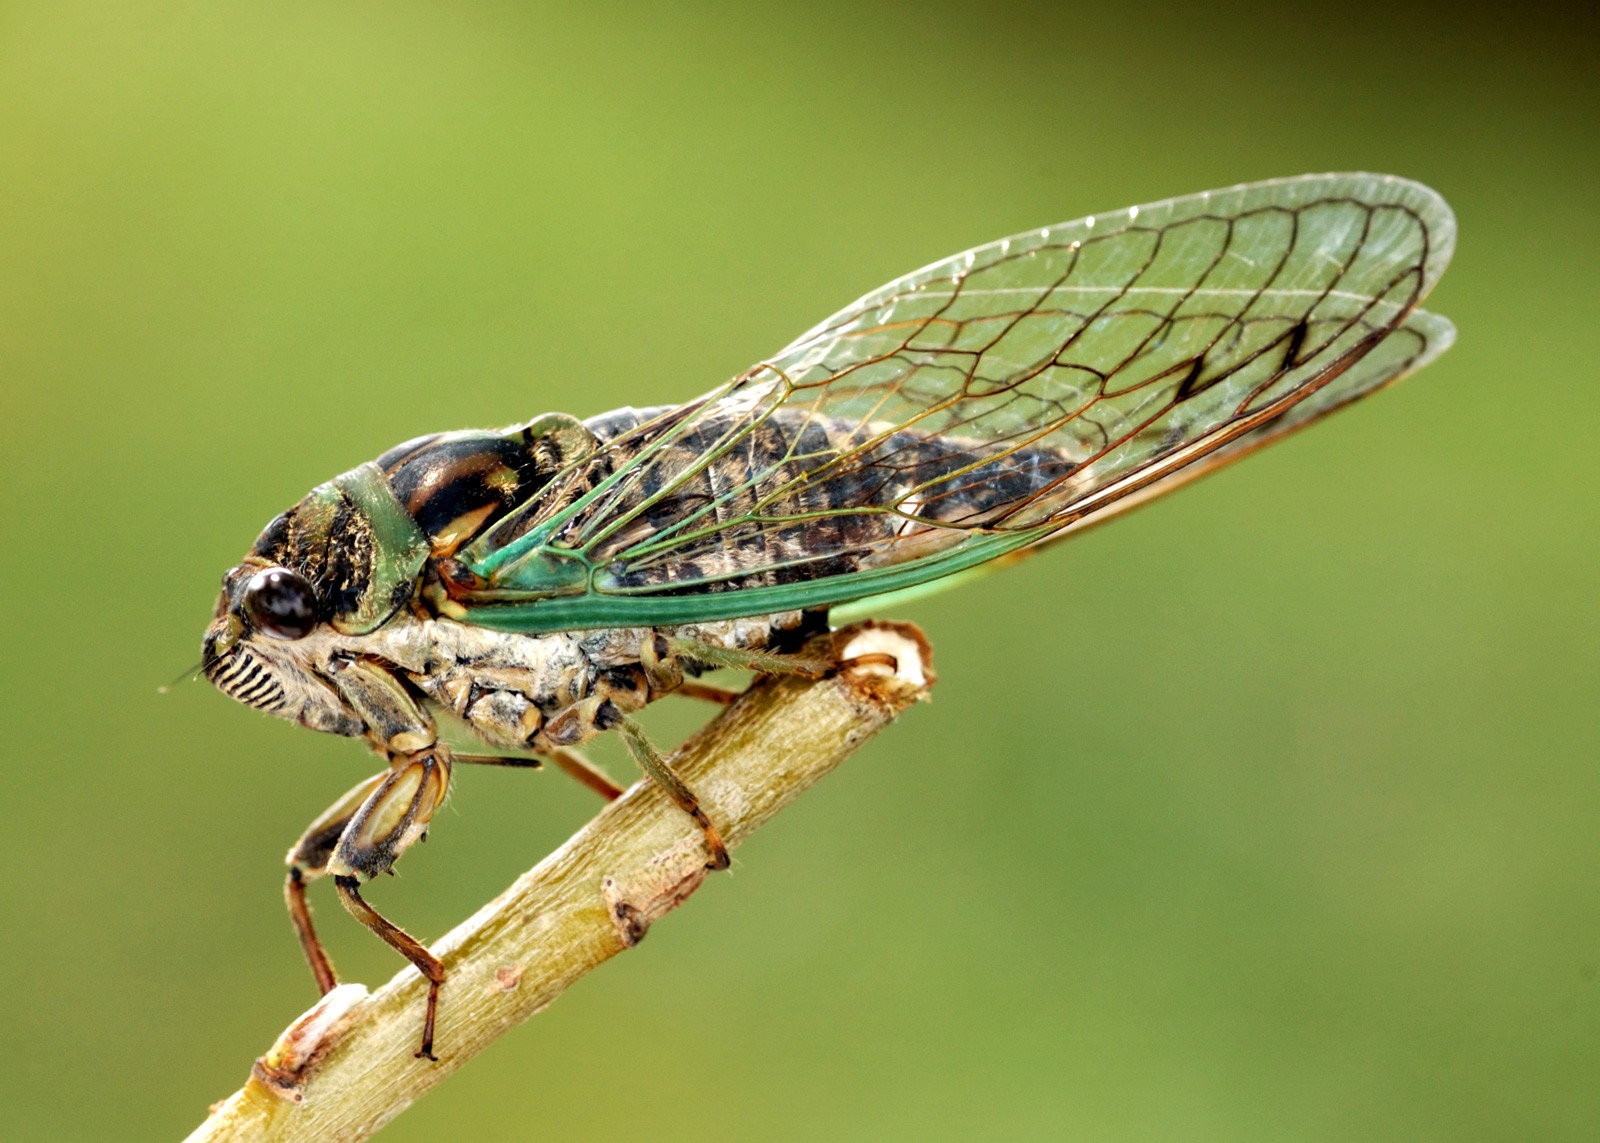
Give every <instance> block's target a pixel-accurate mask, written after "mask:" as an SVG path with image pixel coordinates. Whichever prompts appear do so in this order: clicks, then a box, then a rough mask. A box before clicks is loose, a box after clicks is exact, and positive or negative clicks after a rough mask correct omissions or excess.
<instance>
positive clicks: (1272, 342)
mask: <svg viewBox="0 0 1600 1143" xmlns="http://www.w3.org/2000/svg"><path fill="white" fill-rule="evenodd" d="M1453 239H1454V220H1453V218H1452V216H1451V214H1450V211H1449V208H1448V207H1447V206H1446V205H1445V204H1444V202H1443V200H1442V199H1440V198H1439V197H1438V196H1437V195H1436V194H1434V193H1433V192H1432V191H1430V190H1428V189H1427V188H1426V187H1422V186H1420V185H1418V184H1416V183H1412V182H1408V181H1405V180H1402V179H1396V178H1393V177H1389V176H1382V175H1319V176H1305V177H1302V178H1297V179H1286V180H1279V181H1274V182H1267V183H1256V184H1251V185H1247V186H1241V187H1235V188H1232V189H1229V190H1222V191H1212V192H1208V193H1205V194H1200V195H1194V196H1189V197H1186V198H1180V199H1173V200H1170V201H1167V202H1163V203H1156V204H1154V205H1150V206H1142V207H1134V208H1130V209H1128V210H1123V211H1118V212H1116V213H1114V214H1110V215H1102V216H1098V217H1090V218H1086V219H1082V220H1079V221H1077V222H1070V223H1065V224H1062V225H1060V226H1053V227H1046V228H1044V229H1041V230H1036V231H1030V232H1028V233H1025V234H1021V235H1016V236H1014V237H1012V238H1008V239H1003V240H1001V241H999V242H995V243H991V244H989V245H987V246H981V247H978V248H976V249H974V250H970V251H968V252H966V253H964V254H960V255H957V256H955V257H954V258H949V259H946V260H944V261H942V262H938V263H935V264H933V265H931V266H929V267H926V268H924V269H922V270H920V271H917V272H916V273H914V274H910V275H908V276H906V277H904V278H901V279H899V280H897V281H894V282H891V283H889V284H888V285H886V286H884V287H883V288H881V289H879V290H877V291H874V292H873V293H872V294H869V295H867V296H866V297H865V298H863V299H861V300H860V301H858V302H857V303H855V304H854V305H852V306H850V307H849V308H847V309H845V310H843V311H841V312H840V313H838V314H835V315H834V316H833V317H831V318H829V319H828V320H826V321H824V322H822V323H821V324H819V325H818V326H816V327H815V328H813V329H812V330H810V331H809V332H807V333H806V334H805V335H803V336H802V337H801V338H799V339H798V340H796V341H795V342H794V343H792V344H791V345H790V346H788V347H787V348H785V349H784V350H782V351H781V352H779V353H778V354H776V355H775V356H773V357H772V358H770V359H768V360H767V361H764V362H762V363H760V364H758V365H756V366H755V367H754V368H752V369H751V370H749V371H748V372H746V373H745V374H743V375H741V376H740V377H738V378H736V379H735V380H734V381H732V382H730V383H729V384H728V385H726V386H724V387H722V388H721V389H719V390H716V391H714V392H713V393H711V394H708V395H707V396H706V397H704V398H701V399H700V400H699V401H696V402H693V403H691V404H689V405H686V406H682V407H680V408H678V409H675V410H671V411H669V412H667V413H665V414H663V415H661V416H659V417H655V418H653V419H651V420H649V421H647V422H646V423H644V424H642V425H640V426H638V427H637V428H634V429H631V430H629V431H627V432H623V433H621V434H620V435H618V436H616V437H614V438H613V439H611V440H610V441H609V442H607V443H606V444H604V445H603V446H602V447H601V448H600V450H599V452H598V453H596V454H595V455H594V456H593V457H591V458H590V459H589V461H587V462H586V463H585V464H583V465H580V466H577V467H576V468H574V469H573V470H572V471H571V472H569V473H568V474H567V476H566V477H565V478H564V479H563V480H558V481H556V482H554V483H553V485H552V487H551V488H550V489H549V490H547V493H546V494H545V496H544V497H543V498H542V499H541V501H540V502H538V503H535V504H532V505H530V506H529V507H528V509H527V510H526V511H525V512H523V513H521V514H519V516H518V517H517V518H515V519H512V520H508V521H507V522H506V523H505V524H503V525H502V526H501V527H500V528H499V529H497V530H496V532H495V533H492V534H491V535H490V536H488V537H486V538H485V541H484V542H483V543H481V544H480V545H478V550H477V551H475V552H474V553H473V558H474V560H475V561H476V569H477V570H478V571H480V572H481V573H482V574H484V575H486V576H487V577H488V579H489V582H490V583H492V584H493V587H494V590H495V592H496V593H497V598H499V599H502V600H510V599H516V598H518V597H519V596H521V597H523V598H529V599H532V598H536V597H538V596H540V595H542V594H552V592H550V591H549V590H548V582H547V581H546V580H544V579H542V578H541V577H544V576H546V575H547V571H548V568H549V566H550V565H549V561H548V558H547V557H548V553H549V552H550V551H551V550H558V551H559V552H561V553H563V558H567V557H566V553H571V558H573V559H577V560H580V561H581V562H582V564H583V565H584V566H585V567H586V568H587V569H588V574H587V583H586V588H585V590H586V592H587V593H589V594H592V595H597V596H611V597H614V598H615V597H639V596H651V595H662V594H670V595H682V594H684V593H697V592H701V593H708V594H711V593H717V592H721V591H727V590H729V589H733V588H738V589H740V592H739V595H740V602H739V603H734V602H732V601H731V600H730V601H719V603H718V606H717V607H716V611H717V613H718V614H756V613H761V612H765V611H771V610H779V609H781V608H786V607H790V606H825V605H828V604H831V603H837V602H840V601H842V600H847V599H853V598H860V597H861V596H863V595H869V594H878V593H879V591H882V590H887V589H894V588H900V587H904V586H907V585H909V584H913V583H916V582H919V581H921V580H925V579H928V578H932V577H934V576H939V575H944V574H949V573H950V572H953V571H959V570H962V569H963V568H965V567H970V566H972V565H974V564H976V563H978V562H981V561H982V560H985V559H991V558H994V557H996V556H999V555H1002V554H1004V553H1006V552H1008V551H1013V550H1018V549H1021V548H1023V547H1026V546H1029V545H1033V544H1037V543H1039V542H1041V541H1042V540H1044V539H1047V538H1049V537H1050V536H1052V535H1053V534H1055V533H1057V532H1059V531H1061V530H1062V529H1065V528H1068V527H1070V526H1072V525H1074V524H1081V523H1083V522H1087V521H1088V520H1090V519H1091V518H1093V517H1094V516H1095V515H1096V514H1100V513H1105V512H1107V511H1109V510H1110V509H1111V508H1112V507H1113V506H1115V505H1118V504H1119V503H1120V502H1122V501H1124V500H1126V499H1127V498H1129V497H1135V496H1136V498H1137V499H1145V498H1147V497H1148V496H1149V495H1150V494H1152V493H1153V492H1154V491H1157V490H1162V491H1164V490H1165V489H1167V488H1169V487H1172V486H1175V485H1176V484H1177V483H1181V482H1182V481H1183V480H1185V479H1188V476H1187V475H1185V470H1186V469H1189V470H1190V471H1192V472H1199V471H1205V470H1209V469H1210V468H1211V467H1215V465H1216V464H1218V463H1222V462H1224V461H1225V460H1226V459H1231V457H1232V456H1233V455H1237V454H1238V453H1240V452H1242V451H1246V450H1248V449H1249V448H1252V447H1256V446H1257V445H1258V444H1260V443H1264V442H1265V441H1266V440H1269V439H1272V438H1275V437H1276V436H1279V435H1282V434H1283V433H1285V432H1288V431H1292V430H1293V429H1294V428H1296V427H1298V426H1299V425H1301V424H1304V423H1309V421H1310V420H1313V419H1315V418H1316V417H1318V416H1320V415H1323V414H1325V413H1326V412H1328V411H1331V410H1332V409H1334V408H1337V407H1340V406H1341V405H1343V404H1346V403H1348V401H1350V400H1352V399H1354V398H1355V397H1357V396H1359V395H1361V394H1363V393H1365V392H1367V391H1370V390H1371V389H1372V388H1375V387H1377V386H1378V385H1381V384H1382V383H1384V382H1385V381H1386V380H1388V379H1392V377H1394V376H1397V375H1398V374H1399V373H1400V372H1403V371H1404V370H1405V369H1406V368H1409V367H1411V366H1412V365H1414V363H1416V362H1417V361H1420V360H1421V359H1422V358H1423V357H1424V356H1427V355H1431V353H1434V352H1438V351H1439V350H1440V349H1441V348H1442V347H1443V345H1444V344H1447V337H1446V335H1445V333H1444V332H1443V331H1444V330H1446V329H1447V328H1448V323H1442V319H1440V324H1431V323H1433V322H1434V321H1435V320H1436V319H1425V318H1422V317H1421V316H1420V315H1419V316H1418V317H1417V318H1414V319H1413V320H1412V321H1411V322H1410V323H1407V317H1408V315H1410V314H1411V313H1412V308H1413V307H1414V306H1415V305H1416V303H1417V302H1418V301H1419V300H1420V299H1421V298H1422V297H1424V296H1425V295H1426V294H1427V292H1428V290H1429V289H1431V288H1432V286H1433V284H1434V282H1435V281H1437V279H1438V277H1439V275H1440V274H1441V273H1442V271H1443V269H1444V267H1445V265H1446V263H1447V262H1448V260H1449V256H1450V253H1451V248H1452V245H1453ZM1403 323H1407V324H1406V329H1405V330H1403V331H1402V332H1401V333H1399V334H1398V335H1396V336H1395V338H1394V339H1393V341H1392V343H1390V344H1388V345H1386V346H1385V348H1384V349H1381V350H1377V347H1379V346H1380V344H1383V343H1384V342H1385V339H1386V338H1389V337H1390V335H1391V334H1395V331H1396V330H1397V329H1399V328H1400V327H1401V326H1402V324H1403ZM1375 350H1377V352H1378V354H1379V356H1377V357H1374V358H1372V359H1371V360H1370V362H1364V361H1363V359H1364V358H1366V356H1367V355H1368V354H1369V353H1373V352H1374V351H1375ZM616 614H618V615H620V614H621V613H620V612H617V613H616ZM705 614H707V616H708V617H709V614H710V613H709V612H705ZM619 621H621V620H619Z"/></svg>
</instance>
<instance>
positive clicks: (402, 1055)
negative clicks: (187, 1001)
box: [189, 623, 933, 1143]
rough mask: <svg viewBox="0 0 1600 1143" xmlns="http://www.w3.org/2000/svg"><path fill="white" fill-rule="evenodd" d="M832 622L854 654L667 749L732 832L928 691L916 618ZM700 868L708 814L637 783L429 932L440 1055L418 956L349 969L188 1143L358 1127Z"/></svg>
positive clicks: (762, 694)
mask: <svg viewBox="0 0 1600 1143" xmlns="http://www.w3.org/2000/svg"><path fill="white" fill-rule="evenodd" d="M828 638H830V639H831V640H832V641H833V645H832V648H831V651H832V656H833V658H834V659H835V661H842V662H853V663H854V665H853V666H849V667H847V668H845V669H843V670H841V671H840V672H838V673H837V674H835V675H833V676H831V677H829V678H825V679H821V680H816V681H811V680H804V679H796V678H766V679H762V680H761V681H760V682H759V683H758V684H757V685H755V686H754V687H752V688H751V689H750V690H749V691H748V692H747V693H746V694H744V695H743V696H741V697H740V698H739V700H738V701H737V702H735V703H734V704H733V705H732V706H730V707H729V708H728V709H727V710H726V711H725V712H724V713H723V714H722V715H721V716H720V717H718V718H717V719H716V720H715V721H713V722H712V723H711V724H710V725H708V726H707V727H705V729H703V730H701V731H700V732H699V733H698V734H696V735H695V736H694V737H693V738H691V739H690V740H689V741H688V742H686V743H685V744H684V745H683V747H682V748H681V749H680V750H679V751H677V752H676V753H675V754H674V755H673V757H672V765H673V768H674V769H675V770H676V771H677V772H678V773H679V774H681V775H682V776H683V777H684V779H685V780H686V781H687V782H688V783H689V784H690V785H691V786H692V787H693V788H694V790H695V792H696V793H697V794H698V795H699V797H700V800H701V803H702V804H703V806H704V807H705V809H706V811H707V813H708V814H710V815H711V816H712V817H713V819H714V820H715V821H716V822H717V823H718V824H719V825H720V826H721V828H722V830H723V832H724V837H725V839H726V841H727V844H728V847H729V848H730V849H736V848H737V847H738V846H739V845H740V843H742V842H743V841H744V839H745V838H746V837H748V836H749V835H750V834H751V832H753V831H754V830H755V829H756V828H757V827H759V826H760V825H762V824H763V823H765V822H766V821H767V820H768V819H769V818H771V817H772V816H773V815H774V814H776V813H777V812H778V811H779V810H780V809H782V808H783V806H784V805H786V804H787V803H788V802H789V801H790V800H792V799H793V798H795V797H797V796H798V795H799V794H801V793H802V792H804V791H805V790H806V789H807V788H808V787H810V786H811V785H812V783H814V782H816V781H817V779H819V778H821V777H822V776H823V775H824V774H826V773H828V772H829V771H830V770H832V769H833V768H834V767H835V766H837V765H838V764H839V763H840V762H842V761H844V759H845V758H847V757H848V756H849V755H850V754H851V753H852V752H854V751H855V750H856V749H857V748H858V747H859V746H861V745H862V744H863V743H864V742H866V741H867V740H868V739H869V738H871V737H872V736H873V735H875V734H876V733H877V732H878V731H880V730H882V729H883V728H884V727H885V726H887V725H888V724H889V723H890V722H892V721H893V720H894V719H895V717H896V716H897V715H898V714H899V713H900V712H901V711H903V710H904V709H905V708H906V707H908V706H909V705H911V703H913V702H915V701H916V700H918V699H921V698H925V697H927V694H928V688H929V687H930V686H932V684H933V673H932V670H931V666H930V660H929V653H928V644H927V642H926V640H925V639H923V637H922V634H921V632H919V631H918V630H917V629H916V628H915V627H912V626H909V625H906V624H887V623H862V624H857V625H854V626H851V627H847V628H844V629H843V630H841V631H838V632H835V633H834V634H833V635H832V636H829V637H828ZM891 660H892V662H893V663H894V664H895V665H894V666H890V665H888V663H889V662H890V661H891ZM707 875H708V870H707V869H706V852H705V838H704V835H703V834H702V833H701V830H700V828H699V827H698V826H696V825H695V824H694V823H693V822H692V821H690V820H689V819H688V817H687V816H686V815H685V814H683V812H682V811H681V810H679V809H678V808H677V807H676V806H675V805H673V803H672V801H671V800H670V799H669V798H668V797H667V796H666V794H665V793H663V792H662V791H661V790H660V789H659V788H657V787H656V786H655V785H654V784H652V783H650V782H648V781H644V782H640V783H638V784H636V785H635V786H633V788H632V789H630V790H628V792H627V793H626V794H624V795H623V796H622V797H621V798H618V799H617V800H616V801H615V802H612V803H611V804H610V805H609V806H607V807H606V808H605V809H604V810H602V811H601V812H600V814H599V816H597V817H596V818H595V819H594V820H593V821H591V822H590V823H589V824H588V825H587V826H585V827H584V828H583V829H582V830H580V831H579V832H578V833H577V834H576V835H574V836H573V837H572V838H571V839H570V840H569V841H568V842H567V843H566V844H565V845H563V846H562V847H561V848H560V849H558V850H557V851H556V852H555V853H553V854H551V855H550V856H549V857H547V858H545V859H544V860H543V861H541V862H540V863H539V864H538V865H537V866H536V867H535V868H533V869H532V870H530V871H528V872H527V873H525V874H523V875H522V876H521V877H519V878H517V880H516V881H515V882H514V883H513V884H512V885H511V886H510V887H509V888H508V889H506V890H505V892H503V893H501V894H500V896H498V897H497V898H495V899H494V900H493V901H491V902H490V903H489V904H487V905H485V906H484V907H483V908H482V909H480V910H479V911H478V912H477V913H476V914H475V915H474V916H472V917H470V918H469V919H468V920H466V921H465V922H463V923H462V924H460V925H458V926H457V927H456V928H455V929H454V930H452V931H451V932H450V933H448V934H447V935H446V936H445V937H444V938H442V939H441V940H439V941H438V942H437V943H435V944H434V945H433V946H432V952H433V953H434V954H435V955H436V956H438V957H439V958H440V959H441V960H442V961H443V962H444V964H445V967H446V968H447V970H448V971H449V974H450V975H449V979H448V981H447V982H446V984H445V986H444V992H443V1002H442V1004H441V1007H440V1012H439V1026H438V1041H437V1042H438V1045H439V1055H440V1057H441V1058H440V1060H439V1061H438V1062H437V1063H428V1062H426V1061H418V1060H416V1059H414V1058H412V1052H413V1050H414V1049H415V1047H416V1043H415V1041H416V1035H417V1022H418V1019H419V1018H420V1013H421V1012H422V1005H423V1002H424V994H425V992H426V990H427V982H426V981H424V980H423V979H422V977H421V976H419V975H418V974H417V973H416V972H415V971H414V970H412V969H409V968H408V969H406V970H405V971H403V972H401V973H400V974H399V975H398V976H396V977H395V978H394V979H393V980H391V981H390V982H389V983H388V984H386V985H384V986H383V987H382V988H381V989H379V990H378V991H377V992H375V993H372V994H370V995H369V994H368V993H367V991H366V989H365V988H364V987H363V986H361V985H359V984H346V985H343V986H341V987H340V988H338V989H335V990H334V991H333V992H331V993H329V994H328V995H327V996H324V997H323V998H322V1000H321V1001H320V1002H319V1003H318V1004H317V1005H316V1006H315V1007H313V1008H312V1009H311V1010H310V1011H309V1012H307V1013H306V1014H305V1015H304V1016H302V1017H300V1019H298V1020H297V1021H295V1022H294V1024H292V1025H290V1027H289V1028H288V1029H287V1030H286V1031H285V1032H284V1033H283V1035H282V1036H280V1037H279V1038H278V1041H277V1042H276V1043H275V1044H274V1045H273V1046H272V1048H271V1050H270V1051H269V1052H268V1053H267V1054H266V1055H265V1056H263V1057H262V1058H261V1059H259V1060H257V1061H256V1063H255V1066H254V1068H253V1069H252V1072H251V1076H250V1079H249V1080H248V1081H247V1082H246V1083H245V1085H244V1087H243V1088H241V1089H240V1090H239V1091H237V1092H235V1093H234V1094H233V1095H232V1096H230V1097H229V1098H227V1099H226V1100H223V1101H222V1102H221V1103H219V1104H217V1105H216V1106H215V1108H214V1109H213V1110H212V1113H211V1115H210V1117H209V1118H208V1119H207V1120H206V1121H205V1122H204V1123H202V1124H201V1125H200V1126H199V1127H198V1128H196V1129H195V1131H194V1133H193V1134H192V1135H190V1136H189V1139H190V1141H191V1143H197V1141H202V1140H207V1141H209V1140H245V1139H248V1140H326V1139H341V1140H356V1139H365V1138H366V1137H367V1136H369V1135H371V1134H372V1133H373V1132H374V1131H376V1130H377V1129H378V1128H379V1127H381V1126H383V1125H384V1124H385V1123H387V1122H388V1121H389V1120H391V1119H393V1118H394V1117H395V1116H396V1115H399V1114H400V1112H402V1111H404V1110H405V1109H406V1108H407V1107H409V1106H410V1105H411V1104H412V1103H413V1102H414V1101H415V1100H416V1099H417V1098H418V1097H419V1096H421V1095H422V1094H423V1093H424V1092H426V1091H428V1090H429V1089H431V1088H432V1087H434V1086H435V1085H436V1084H438V1083H440V1082H441V1081H443V1080H444V1079H445V1077H447V1076H448V1075H450V1073H451V1072H453V1071H455V1070H456V1069H457V1068H459V1067H461V1066H462V1065H463V1064H465V1063H466V1062H467V1061H468V1060H470V1059H471V1058H472V1057H473V1056H475V1055H477V1054H478V1053H479V1052H480V1051H482V1050H483V1049H484V1048H485V1047H487V1046H488V1045H489V1044H490V1043H492V1042H493V1041H494V1040H495V1039H496V1038H498V1037H499V1036H501V1035H503V1034H504V1033H506V1032H507V1031H509V1030H510V1029H511V1028H513V1027H515V1026H516V1025H518V1024H520V1023H522V1022H523V1021H524V1020H526V1019H528V1017H530V1016H532V1015H534V1014H535V1013H537V1012H539V1011H541V1010H542V1009H544V1008H546V1007H547V1006H549V1004H550V1003H551V1002H552V1001H553V1000H555V998H556V997H557V996H559V995H560V994H561V993H562V992H563V991H564V990H565V989H566V988H568V987H569V986H570V985H572V984H573V983H575V982H576V981H577V980H578V979H579V978H580V977H582V976H583V975H584V974H585V973H587V972H589V971H590V970H592V969H594V968H595V967H597V966H598V965H600V964H602V963H604V962H605V961H607V960H609V959H610V958H611V957H613V956H615V955H616V954H617V953H619V952H621V951H623V950H624V949H627V948H631V947H632V946H633V945H635V944H638V943H639V941H640V939H641V938H643V936H644V934H645V933H646V932H647V931H648V930H649V928H650V926H651V925H652V924H653V923H654V922H655V921H656V920H658V919H659V918H660V917H662V916H664V915H665V914H666V913H668V912H670V911H671V910H673V909H675V908H676V907H677V906H678V905H680V904H682V903H683V902H684V901H685V900H686V899H687V898H688V897H689V895H690V894H692V893H693V892H694V891H695V890H696V889H697V888H699V886H700V884H701V882H703V881H704V880H705V878H706V877H707Z"/></svg>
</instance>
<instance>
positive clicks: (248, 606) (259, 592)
mask: <svg viewBox="0 0 1600 1143" xmlns="http://www.w3.org/2000/svg"><path fill="white" fill-rule="evenodd" d="M242 604H243V607H244V613H245V615H246V616H248V617H249V619H250V623H251V625H252V626H254V627H255V628H256V629H257V630H260V631H264V632H266V633H267V634H268V635H271V636H272V637H273V638H274V639H304V638H305V637H306V636H307V635H309V634H311V629H312V628H313V627H315V626H316V625H317V593H316V592H315V591H313V590H312V589H311V585H310V584H309V583H307V582H306V578H305V577H304V576H301V575H296V574H295V573H294V572H292V571H289V570H288V569H287V568H267V569H266V570H265V571H258V572H256V574H255V575H253V576H251V577H250V582H249V583H247V584H245V587H244V599H243V600H242Z"/></svg>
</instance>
